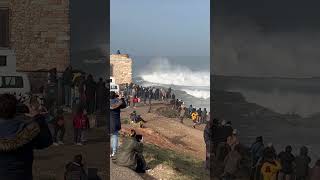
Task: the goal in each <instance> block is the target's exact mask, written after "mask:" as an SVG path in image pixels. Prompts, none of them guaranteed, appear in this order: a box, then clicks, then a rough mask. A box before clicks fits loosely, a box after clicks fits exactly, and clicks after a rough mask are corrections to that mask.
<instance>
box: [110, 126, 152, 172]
mask: <svg viewBox="0 0 320 180" xmlns="http://www.w3.org/2000/svg"><path fill="white" fill-rule="evenodd" d="M142 141H143V138H142V136H141V135H137V134H136V131H135V130H131V132H130V137H129V138H127V139H125V140H124V142H123V144H122V146H121V147H120V149H119V151H118V152H117V153H116V155H115V156H114V157H113V158H112V161H113V162H114V163H115V164H117V165H119V166H123V167H128V168H130V169H132V170H134V171H136V172H138V173H145V171H146V161H145V159H144V156H143V143H142Z"/></svg>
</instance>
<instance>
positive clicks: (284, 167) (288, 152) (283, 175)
mask: <svg viewBox="0 0 320 180" xmlns="http://www.w3.org/2000/svg"><path fill="white" fill-rule="evenodd" d="M278 157H279V159H280V163H281V170H280V173H279V177H278V180H290V179H291V178H292V174H293V162H294V160H295V157H294V155H293V154H292V147H291V146H287V147H286V149H285V151H282V152H281V153H280V154H279V155H278Z"/></svg>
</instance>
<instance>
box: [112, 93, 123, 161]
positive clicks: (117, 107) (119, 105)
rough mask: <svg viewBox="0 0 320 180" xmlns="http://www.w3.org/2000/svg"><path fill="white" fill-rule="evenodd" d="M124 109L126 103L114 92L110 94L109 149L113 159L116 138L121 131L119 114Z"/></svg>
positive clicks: (116, 142)
mask: <svg viewBox="0 0 320 180" xmlns="http://www.w3.org/2000/svg"><path fill="white" fill-rule="evenodd" d="M124 108H126V102H125V101H124V98H123V97H121V99H119V98H118V96H117V94H116V93H115V92H110V135H111V141H110V142H111V148H112V154H111V157H113V156H114V155H115V154H116V152H117V148H118V136H119V131H120V129H121V122H120V113H121V109H124Z"/></svg>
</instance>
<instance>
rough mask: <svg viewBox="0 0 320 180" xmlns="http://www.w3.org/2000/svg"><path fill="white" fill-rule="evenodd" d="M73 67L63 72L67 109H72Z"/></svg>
mask: <svg viewBox="0 0 320 180" xmlns="http://www.w3.org/2000/svg"><path fill="white" fill-rule="evenodd" d="M72 77H73V74H72V67H71V66H68V67H67V68H66V70H65V71H64V72H63V75H62V79H63V87H64V103H65V105H66V106H67V107H71V85H72Z"/></svg>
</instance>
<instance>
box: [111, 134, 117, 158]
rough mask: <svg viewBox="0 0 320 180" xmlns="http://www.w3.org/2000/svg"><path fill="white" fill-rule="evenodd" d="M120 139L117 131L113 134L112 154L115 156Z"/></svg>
mask: <svg viewBox="0 0 320 180" xmlns="http://www.w3.org/2000/svg"><path fill="white" fill-rule="evenodd" d="M118 138H119V132H118V131H116V132H114V133H113V134H111V141H110V142H111V148H112V154H115V153H116V152H117V148H118Z"/></svg>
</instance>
